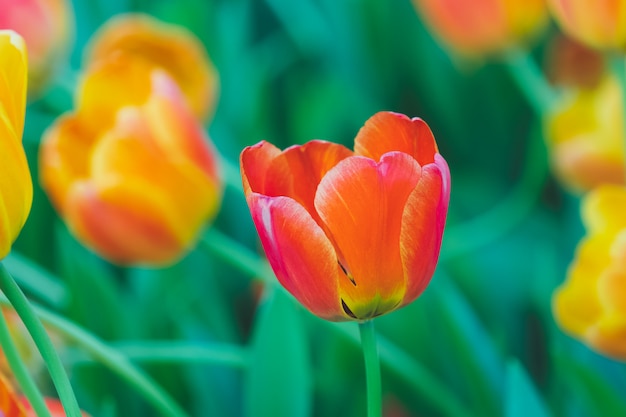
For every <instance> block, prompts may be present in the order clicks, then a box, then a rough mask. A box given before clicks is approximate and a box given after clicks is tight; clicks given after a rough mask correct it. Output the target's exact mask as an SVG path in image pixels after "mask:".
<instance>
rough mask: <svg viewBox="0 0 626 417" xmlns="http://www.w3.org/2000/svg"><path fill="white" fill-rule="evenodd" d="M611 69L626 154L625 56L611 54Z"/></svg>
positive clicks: (625, 152)
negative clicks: (616, 86)
mask: <svg viewBox="0 0 626 417" xmlns="http://www.w3.org/2000/svg"><path fill="white" fill-rule="evenodd" d="M611 69H612V70H613V74H615V77H616V78H617V81H618V82H619V86H620V90H621V91H620V93H621V95H622V103H621V104H622V115H623V116H624V117H623V118H622V119H623V120H622V132H621V133H622V147H623V152H624V155H626V57H624V55H623V54H620V53H613V54H612V55H611ZM625 173H626V170H625Z"/></svg>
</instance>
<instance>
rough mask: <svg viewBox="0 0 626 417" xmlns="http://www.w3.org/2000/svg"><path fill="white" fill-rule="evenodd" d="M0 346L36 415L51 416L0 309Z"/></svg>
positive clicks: (41, 416) (40, 416) (38, 416)
mask: <svg viewBox="0 0 626 417" xmlns="http://www.w3.org/2000/svg"><path fill="white" fill-rule="evenodd" d="M0 346H2V352H3V353H4V355H5V357H6V359H7V362H8V363H9V366H10V367H11V371H12V372H13V375H14V376H15V379H16V380H17V382H18V384H19V386H20V389H21V390H22V392H23V393H24V395H25V396H26V398H27V399H28V402H29V403H30V405H31V407H32V408H33V410H34V411H35V414H37V417H51V416H50V411H49V410H48V407H46V402H45V401H44V399H43V397H42V395H41V392H40V391H39V389H38V388H37V385H35V381H33V378H32V377H31V376H30V373H29V372H28V369H27V368H26V365H25V364H24V362H23V361H22V358H21V357H20V354H19V353H18V351H17V348H16V347H15V343H13V339H12V338H11V334H10V333H9V328H8V326H7V322H6V318H5V316H4V313H3V312H2V311H0ZM16 400H17V399H16Z"/></svg>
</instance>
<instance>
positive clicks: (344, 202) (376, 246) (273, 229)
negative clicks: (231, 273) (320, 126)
mask: <svg viewBox="0 0 626 417" xmlns="http://www.w3.org/2000/svg"><path fill="white" fill-rule="evenodd" d="M241 170H242V177H243V183H244V190H245V193H246V197H247V201H248V205H249V206H250V211H251V213H252V218H253V220H254V223H255V225H256V227H257V230H258V232H259V235H260V237H261V243H262V244H263V248H264V249H265V252H266V254H267V257H268V259H269V261H270V264H271V266H272V268H273V270H274V272H275V273H276V276H277V277H278V280H279V281H280V282H281V284H282V285H283V286H284V287H285V288H286V289H287V290H288V291H289V292H291V293H292V294H293V295H294V297H296V298H297V299H298V301H300V302H301V303H302V304H303V305H304V306H305V307H307V308H308V309H309V310H311V312H313V313H314V314H316V315H318V316H320V317H322V318H325V319H329V320H367V319H371V318H373V317H376V316H379V315H381V314H385V313H387V312H390V311H392V310H394V309H396V308H399V307H402V306H404V305H406V304H408V303H410V302H412V301H413V300H415V298H417V297H418V296H419V295H420V293H421V292H422V291H423V290H424V288H426V286H427V285H428V282H429V281H430V278H431V276H432V274H433V272H434V269H435V265H436V263H437V258H438V255H439V248H440V245H441V237H442V233H443V227H444V223H445V218H446V213H447V208H448V200H449V192H450V174H449V171H448V167H447V164H446V162H445V161H444V159H443V158H442V157H441V155H439V153H438V151H437V145H436V143H435V140H434V137H433V135H432V133H431V131H430V129H429V128H428V126H427V125H426V123H424V121H423V120H421V119H417V118H416V119H412V120H411V119H409V118H407V117H406V116H403V115H399V114H394V113H389V112H382V113H377V114H376V115H374V116H373V117H372V118H370V119H369V120H368V121H367V123H366V124H365V126H364V127H363V128H362V129H361V130H360V132H359V134H358V135H357V137H356V139H355V151H354V152H351V151H350V150H348V149H346V148H344V147H343V146H341V145H336V144H333V143H329V142H324V141H313V142H309V143H307V144H305V145H302V146H293V147H291V148H288V149H286V150H285V151H283V152H281V151H280V150H278V149H277V148H276V147H274V146H273V145H271V144H269V143H267V142H261V143H259V144H257V145H254V146H252V147H248V148H246V149H244V151H243V152H242V154H241Z"/></svg>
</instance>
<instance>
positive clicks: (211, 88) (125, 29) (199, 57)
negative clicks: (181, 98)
mask: <svg viewBox="0 0 626 417" xmlns="http://www.w3.org/2000/svg"><path fill="white" fill-rule="evenodd" d="M120 55H126V57H125V58H124V59H130V58H132V59H133V60H137V61H139V63H136V64H135V67H134V70H135V71H137V72H141V75H142V76H143V77H144V78H145V79H148V78H149V77H148V75H149V74H150V72H151V71H152V70H153V69H154V68H155V67H158V68H161V69H163V70H164V71H166V72H167V73H168V74H169V75H170V76H171V77H172V78H173V79H174V80H175V81H176V83H178V86H179V87H180V89H181V90H182V92H183V93H184V95H185V97H186V99H187V101H188V104H189V106H190V107H191V109H192V110H193V112H194V114H195V115H196V116H197V117H199V118H201V119H204V120H206V119H208V118H209V117H210V115H211V114H212V113H213V110H214V107H215V102H216V98H217V90H218V77H217V72H216V71H215V68H214V67H213V64H212V63H211V61H210V59H209V56H208V55H207V53H206V51H205V49H204V47H203V45H202V43H201V42H200V41H199V40H198V39H197V38H196V37H195V36H194V35H193V34H192V33H191V32H189V31H188V30H187V29H186V28H184V27H181V26H176V25H171V24H167V23H163V22H160V21H158V20H156V19H155V18H153V17H150V16H148V15H144V14H123V15H119V16H117V17H114V18H112V19H111V20H109V21H108V22H107V23H106V24H105V25H104V26H102V28H100V30H98V32H96V34H95V35H94V36H93V38H92V39H91V41H90V43H89V45H88V46H87V49H86V54H85V66H86V67H87V68H88V69H89V68H90V67H92V66H93V65H98V64H99V63H100V62H101V61H102V60H110V59H118V58H119V56H120Z"/></svg>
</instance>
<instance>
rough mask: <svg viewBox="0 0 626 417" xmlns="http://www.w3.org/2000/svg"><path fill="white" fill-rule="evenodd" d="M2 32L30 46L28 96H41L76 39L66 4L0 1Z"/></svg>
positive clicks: (61, 1) (52, 0)
mask: <svg viewBox="0 0 626 417" xmlns="http://www.w3.org/2000/svg"><path fill="white" fill-rule="evenodd" d="M0 10H2V13H0V29H12V30H14V31H16V32H17V33H19V34H20V35H21V36H22V37H23V38H24V41H25V42H26V45H27V46H28V55H29V68H28V86H29V93H34V94H36V93H38V92H40V91H41V90H42V89H43V87H44V86H45V85H46V82H47V81H48V79H49V78H50V76H51V75H52V73H53V72H54V69H55V66H57V65H58V64H60V63H61V61H62V60H63V59H64V58H66V56H67V53H68V49H69V48H68V46H69V44H70V41H71V39H72V36H73V26H74V25H73V23H74V21H73V13H72V10H71V6H70V3H69V2H68V1H67V0H20V1H15V0H0Z"/></svg>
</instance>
